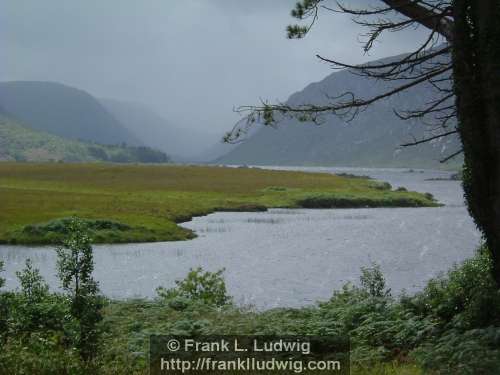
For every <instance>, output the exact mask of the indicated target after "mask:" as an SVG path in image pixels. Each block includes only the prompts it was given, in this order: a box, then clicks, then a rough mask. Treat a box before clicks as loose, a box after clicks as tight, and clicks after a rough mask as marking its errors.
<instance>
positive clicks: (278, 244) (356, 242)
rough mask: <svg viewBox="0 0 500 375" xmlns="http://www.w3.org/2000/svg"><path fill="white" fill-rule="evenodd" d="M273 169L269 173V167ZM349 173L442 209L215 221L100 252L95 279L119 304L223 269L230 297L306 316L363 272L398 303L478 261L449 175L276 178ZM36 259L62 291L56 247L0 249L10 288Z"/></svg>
mask: <svg viewBox="0 0 500 375" xmlns="http://www.w3.org/2000/svg"><path fill="white" fill-rule="evenodd" d="M270 168H271V167H270ZM276 169H294V170H304V171H321V172H328V173H331V172H347V173H354V174H358V175H369V176H372V177H374V178H377V179H380V180H383V181H388V182H389V183H391V184H392V185H393V186H394V187H398V186H405V187H407V188H409V189H410V190H416V191H420V192H430V193H432V194H434V196H435V197H436V198H437V199H438V200H439V201H440V202H442V203H444V204H445V206H444V207H439V208H373V209H335V210H308V209H301V210H284V209H274V210H270V211H268V212H259V213H254V212H252V213H229V212H224V213H215V214H211V215H208V216H205V217H198V218H195V219H194V220H192V221H190V222H188V223H184V224H182V225H183V226H185V227H187V228H190V229H193V230H194V231H196V233H197V234H198V238H196V239H194V240H190V241H179V242H162V243H150V244H126V245H96V246H95V247H94V257H95V273H94V274H95V278H96V279H97V280H98V281H99V283H100V287H101V290H102V291H103V293H104V294H106V295H107V296H109V297H113V298H130V297H154V296H155V289H156V287H158V286H160V285H162V286H165V287H171V286H173V285H174V280H176V279H180V278H183V277H184V276H185V275H186V273H187V272H188V271H189V269H190V268H191V267H198V266H202V267H203V268H205V269H206V270H210V271H215V270H218V269H220V268H225V269H226V272H225V278H226V283H227V287H228V290H229V293H230V294H231V295H232V296H234V298H235V301H236V302H237V303H239V304H245V305H254V306H255V307H257V308H271V307H278V306H291V307H292V306H293V307H297V306H303V305H308V304H312V303H314V302H315V301H318V300H326V299H328V298H329V297H330V296H331V294H332V291H333V290H334V289H335V288H339V287H341V286H342V284H344V283H345V282H348V281H351V282H357V281H358V278H359V275H360V267H361V266H367V265H369V264H371V262H377V263H379V264H380V265H381V268H382V271H383V272H384V274H385V276H386V280H387V283H388V285H389V286H390V287H391V288H392V290H393V291H394V292H395V293H399V292H400V291H401V290H403V289H405V290H407V291H409V292H412V291H415V290H418V289H419V288H421V287H422V286H423V285H424V284H425V282H426V281H427V280H428V279H429V278H431V277H433V276H436V275H437V274H439V272H441V271H445V270H447V269H448V268H449V267H450V266H452V265H453V264H454V263H456V262H460V261H462V260H464V259H466V258H468V257H470V256H472V255H473V254H474V249H475V248H476V247H477V245H478V244H479V242H480V234H479V233H478V232H477V230H476V229H475V226H474V224H473V222H472V219H471V218H470V217H469V215H468V213H467V210H466V208H465V206H464V203H463V197H462V189H461V186H460V182H457V181H435V180H434V181H429V179H432V178H446V177H449V175H450V174H451V173H450V172H442V171H414V172H412V173H410V172H409V171H408V170H398V169H361V168H357V169H352V168H276ZM27 257H29V258H31V259H32V260H33V262H34V264H35V265H36V266H37V267H38V268H40V270H41V272H42V274H43V275H44V277H45V278H46V280H47V281H48V282H49V284H50V285H51V287H53V288H57V286H58V281H57V278H56V276H55V272H56V271H55V258H56V257H55V252H54V250H53V249H52V248H50V247H38V248H29V247H24V246H0V259H3V260H4V261H5V265H6V272H5V273H4V274H3V276H4V277H6V279H7V288H11V289H12V288H16V287H18V284H17V280H16V277H15V272H16V271H17V270H20V269H22V268H23V266H24V261H25V259H26V258H27Z"/></svg>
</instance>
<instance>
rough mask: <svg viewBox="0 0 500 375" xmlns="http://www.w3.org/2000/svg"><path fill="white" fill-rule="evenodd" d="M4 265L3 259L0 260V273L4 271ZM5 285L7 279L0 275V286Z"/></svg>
mask: <svg viewBox="0 0 500 375" xmlns="http://www.w3.org/2000/svg"><path fill="white" fill-rule="evenodd" d="M3 267H4V266H3V260H0V273H2V272H3V271H4V268H3ZM4 285H5V279H4V278H2V277H0V288H2V287H3V286H4Z"/></svg>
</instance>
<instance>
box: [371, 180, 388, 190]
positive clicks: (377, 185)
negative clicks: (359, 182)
mask: <svg viewBox="0 0 500 375" xmlns="http://www.w3.org/2000/svg"><path fill="white" fill-rule="evenodd" d="M370 187H371V188H373V189H376V190H391V189H392V186H391V184H390V183H388V182H383V181H374V182H372V183H370Z"/></svg>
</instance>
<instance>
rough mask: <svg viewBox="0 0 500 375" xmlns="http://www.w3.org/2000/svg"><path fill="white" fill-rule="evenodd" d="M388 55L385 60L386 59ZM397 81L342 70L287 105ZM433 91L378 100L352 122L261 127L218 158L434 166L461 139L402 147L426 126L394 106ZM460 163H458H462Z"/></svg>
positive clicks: (411, 103)
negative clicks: (403, 116) (400, 114)
mask: <svg viewBox="0 0 500 375" xmlns="http://www.w3.org/2000/svg"><path fill="white" fill-rule="evenodd" d="M387 60H390V59H384V60H383V61H385V62H386V61H387ZM395 84H396V83H388V82H384V81H374V80H369V79H367V78H365V77H360V76H356V75H353V74H351V73H350V72H349V71H347V70H344V71H340V72H335V73H333V74H331V75H329V76H327V77H326V78H325V79H323V80H322V81H320V82H316V83H313V84H310V85H308V86H307V87H306V88H304V89H303V90H302V91H300V92H297V93H295V94H293V95H292V96H290V98H289V99H288V101H287V103H288V104H291V105H299V104H311V103H314V104H326V103H327V102H328V98H327V97H326V95H325V93H326V94H328V96H329V97H334V96H337V95H340V94H342V93H344V92H348V91H350V92H353V93H354V94H355V95H356V96H358V97H360V98H370V97H373V96H376V95H379V94H381V93H383V92H386V91H387V90H388V89H389V88H390V87H393V86H394V85H395ZM433 95H434V94H433V91H432V89H431V88H430V87H429V86H427V85H425V84H422V85H419V86H418V87H416V88H414V89H413V90H412V91H411V92H408V93H400V94H398V95H395V96H393V97H390V98H388V99H386V100H383V101H380V102H378V103H375V104H374V105H372V106H371V107H369V108H368V109H366V110H365V111H362V112H360V113H359V114H358V115H357V116H356V117H355V118H354V119H353V120H352V121H351V122H348V123H347V122H345V121H343V120H342V119H341V118H339V117H338V116H335V115H326V116H325V119H324V120H325V121H324V123H323V124H322V125H321V126H317V125H314V124H311V123H301V122H298V121H296V120H292V119H283V120H282V121H281V122H279V124H278V126H277V128H270V127H263V126H259V130H258V131H256V132H255V133H254V135H252V136H250V137H249V138H248V139H247V140H246V141H245V142H243V143H242V144H240V145H239V146H238V147H236V148H235V149H234V150H232V151H230V152H229V153H228V154H226V155H224V156H223V157H221V158H219V159H217V160H216V162H219V163H233V164H282V165H337V166H367V167H368V166H373V167H386V166H391V167H436V166H439V165H440V163H439V160H441V159H442V158H444V157H445V156H447V155H449V154H450V153H453V152H454V151H456V150H458V149H459V148H460V141H459V139H458V137H448V138H441V139H437V140H435V141H434V142H432V143H428V144H423V145H420V146H417V147H407V148H400V147H399V145H400V144H402V143H404V142H407V141H411V140H413V139H414V138H416V139H421V138H422V137H423V136H424V135H425V131H426V130H427V129H426V127H425V126H424V125H423V124H422V123H419V122H418V121H403V120H400V119H399V118H398V117H397V116H395V114H394V109H399V110H405V109H411V108H416V107H419V106H422V105H424V104H425V103H427V102H429V101H431V100H432V99H433ZM459 162H460V161H459V160H457V161H454V162H453V163H455V164H458V163H459Z"/></svg>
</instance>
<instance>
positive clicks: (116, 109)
mask: <svg viewBox="0 0 500 375" xmlns="http://www.w3.org/2000/svg"><path fill="white" fill-rule="evenodd" d="M100 102H101V103H102V105H103V106H104V107H105V108H106V109H107V110H108V112H110V113H111V114H112V115H113V116H114V117H115V118H116V119H118V121H120V122H121V123H122V124H123V125H124V126H125V127H126V128H127V129H128V130H129V131H130V132H131V133H133V134H134V135H135V136H136V137H137V138H138V139H140V141H141V142H143V143H144V144H146V145H148V146H151V147H154V148H157V149H159V150H163V151H165V152H168V153H169V155H171V156H172V157H173V158H174V159H175V160H176V161H203V160H206V161H208V160H211V159H213V158H214V157H217V156H220V155H222V154H223V153H225V152H227V151H229V149H227V150H224V151H222V152H219V153H215V154H208V155H209V156H206V155H205V152H210V151H209V148H210V143H209V142H207V140H208V139H213V138H214V134H213V133H210V131H204V130H203V129H199V128H197V129H196V132H194V131H192V130H190V129H185V128H182V127H180V126H176V125H173V124H172V123H170V122H169V121H168V120H167V119H165V118H164V117H162V116H161V115H159V114H158V113H156V112H155V111H154V110H153V109H151V108H149V107H148V106H146V105H143V104H140V103H135V102H129V101H122V100H115V99H100ZM221 137H222V135H221ZM223 146H224V145H223ZM214 155H215V156H214ZM207 157H209V158H210V159H207Z"/></svg>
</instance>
